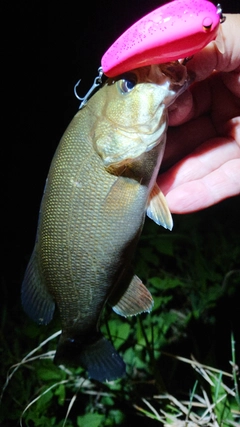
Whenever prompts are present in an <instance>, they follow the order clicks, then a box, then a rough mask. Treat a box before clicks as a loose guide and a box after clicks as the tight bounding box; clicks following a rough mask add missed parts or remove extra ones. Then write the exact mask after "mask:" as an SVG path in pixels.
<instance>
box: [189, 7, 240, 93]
mask: <svg viewBox="0 0 240 427" xmlns="http://www.w3.org/2000/svg"><path fill="white" fill-rule="evenodd" d="M225 16H226V20H225V21H224V22H223V23H222V24H221V26H220V30H219V35H218V37H217V41H213V42H211V43H209V44H208V45H207V46H206V47H205V48H204V49H202V50H201V51H200V52H198V53H196V54H195V55H194V56H193V58H192V59H191V60H190V61H189V62H188V63H187V68H188V70H189V73H190V74H193V75H195V81H199V80H204V79H206V78H207V77H208V76H210V74H212V72H213V70H216V71H223V72H228V73H229V72H231V71H232V72H234V73H236V74H237V73H240V43H239V39H240V14H226V15H225ZM218 46H219V48H218ZM238 78H239V76H238ZM235 84H236V80H235ZM238 86H239V85H238ZM239 90H240V89H239Z"/></svg>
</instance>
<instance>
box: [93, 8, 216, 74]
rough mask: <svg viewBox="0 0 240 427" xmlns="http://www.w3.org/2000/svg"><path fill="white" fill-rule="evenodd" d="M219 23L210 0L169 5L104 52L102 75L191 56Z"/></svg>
mask: <svg viewBox="0 0 240 427" xmlns="http://www.w3.org/2000/svg"><path fill="white" fill-rule="evenodd" d="M221 22H224V17H223V16H222V9H221V6H220V5H217V6H215V5H214V4H213V3H211V2H210V1H207V0H174V1H171V2H168V3H167V4H164V5H162V6H160V7H159V8H157V9H155V10H153V11H152V12H150V13H148V14H147V15H145V16H144V17H143V18H141V19H140V20H138V21H137V22H135V23H134V24H133V25H132V26H131V27H129V28H128V29H127V30H126V31H125V32H124V33H123V34H122V35H121V36H120V37H119V38H118V39H117V40H116V41H115V42H114V43H113V44H112V45H111V46H110V47H109V48H108V49H107V51H106V52H105V53H104V55H103V56H102V60H101V65H102V69H103V72H104V74H105V75H107V76H108V77H113V76H114V75H118V74H121V73H124V72H126V71H130V70H131V69H134V68H138V67H143V66H146V65H150V64H160V63H167V62H169V61H174V60H179V59H180V58H186V57H191V56H192V55H194V54H195V53H196V52H198V51H200V50H201V49H203V48H204V47H205V46H206V45H207V44H208V43H210V41H213V40H215V39H216V38H217V36H218V30H219V24H220V23H221ZM219 37H220V35H219ZM220 39H221V37H220ZM220 39H219V40H218V41H217V45H218V44H221V40H220Z"/></svg>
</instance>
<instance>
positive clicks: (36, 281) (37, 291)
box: [21, 250, 55, 325]
mask: <svg viewBox="0 0 240 427" xmlns="http://www.w3.org/2000/svg"><path fill="white" fill-rule="evenodd" d="M21 299H22V306H23V309H24V311H25V312H26V313H27V314H28V316H29V317H30V318H31V319H32V320H34V321H35V322H36V323H38V324H43V325H47V324H48V323H49V322H50V321H51V320H52V317H53V313H54V310H55V303H54V301H53V299H52V297H51V295H50V294H49V292H48V290H47V289H46V286H45V285H44V282H43V278H42V277H41V273H40V271H39V264H38V258H37V255H36V251H35V250H34V251H33V254H32V256H31V258H30V261H29V263H28V266H27V269H26V272H25V276H24V279H23V283H22V292H21Z"/></svg>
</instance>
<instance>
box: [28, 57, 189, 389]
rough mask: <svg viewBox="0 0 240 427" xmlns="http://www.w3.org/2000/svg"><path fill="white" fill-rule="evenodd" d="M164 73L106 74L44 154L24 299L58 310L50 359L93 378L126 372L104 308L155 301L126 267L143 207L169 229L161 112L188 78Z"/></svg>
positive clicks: (40, 316) (31, 310)
mask: <svg viewBox="0 0 240 427" xmlns="http://www.w3.org/2000/svg"><path fill="white" fill-rule="evenodd" d="M173 65H174V66H173ZM167 70H168V68H167V67H166V66H165V68H164V72H162V69H161V67H159V66H157V65H154V66H150V67H146V68H145V69H144V70H135V71H134V79H135V81H136V84H135V86H134V85H130V87H131V89H130V90H129V92H128V85H126V81H127V80H125V78H119V79H117V80H114V81H112V80H108V81H107V82H106V84H105V85H104V86H103V87H102V88H101V89H100V90H99V91H98V92H96V93H95V95H94V96H93V97H92V98H91V99H90V100H89V101H88V103H87V104H86V105H85V107H84V108H83V109H81V110H80V111H79V112H78V113H77V114H76V116H75V117H74V118H73V120H72V122H71V123H70V125H69V127H68V128H67V130H66V132H65V134H64V135H63V137H62V139H61V141H60V143H59V146H58V148H57V150H56V153H55V155H54V158H53V160H52V164H51V167H50V171H49V175H48V179H47V182H46V186H45V191H44V195H43V199H42V203H41V207H40V215H39V223H38V230H37V239H36V243H35V247H34V251H33V254H32V256H31V259H30V262H29V264H28V267H27V270H26V273H25V276H24V280H23V285H22V303H23V307H24V309H25V311H26V312H27V313H28V314H29V316H30V317H32V318H33V320H35V321H37V322H38V323H43V324H47V323H49V322H50V320H51V318H52V316H53V313H54V310H55V305H57V307H58V310H59V315H60V320H61V325H62V335H61V337H60V340H59V344H58V348H57V351H56V356H55V362H56V363H57V364H66V365H70V366H79V365H80V366H82V367H84V368H85V369H86V370H87V371H88V374H89V376H90V377H91V378H94V379H96V380H98V381H106V380H108V381H110V380H113V379H115V378H118V377H121V376H123V375H124V372H125V364H124V362H123V360H122V358H121V357H120V356H119V355H118V353H117V352H116V350H115V349H114V347H113V346H112V344H111V343H110V342H109V341H108V340H106V339H105V338H104V337H103V336H102V335H101V332H100V329H99V323H100V318H101V313H102V310H103V309H104V306H105V304H106V303H107V302H108V303H109V304H110V305H111V306H112V307H113V309H114V311H115V312H116V313H118V314H120V315H122V316H129V315H135V314H138V313H141V312H144V311H150V310H151V308H152V305H153V300H152V297H151V294H150V293H149V291H148V290H147V289H146V288H145V286H144V285H143V283H142V282H141V280H140V279H139V278H138V277H137V276H136V275H134V273H133V271H132V268H131V260H132V258H133V255H134V251H135V248H136V245H137V242H138V239H139V237H140V234H141V231H142V227H143V224H144V220H145V215H146V211H147V212H148V215H149V216H150V217H151V218H152V219H154V221H155V222H157V223H158V224H160V223H162V224H163V225H164V226H165V227H169V228H171V226H172V222H171V214H170V212H169V211H168V208H167V206H166V203H165V200H164V196H163V195H162V193H161V191H160V189H159V188H158V187H157V185H156V182H155V181H156V178H157V174H158V170H159V167H160V163H161V160H162V157H163V152H164V147H165V141H166V129H167V112H166V109H167V107H168V105H169V103H170V102H172V101H173V100H174V99H175V97H176V96H177V95H178V94H179V93H181V91H182V90H184V88H186V86H187V82H188V79H187V75H186V68H185V67H184V66H183V65H180V64H178V63H174V64H170V65H169V76H167V75H166V73H167ZM179 72H180V73H182V81H181V82H180V83H179ZM126 78H127V77H126ZM138 82H139V83H138ZM143 105H144V106H145V111H144V109H143V108H142V106H143ZM113 106H114V108H113ZM140 106H141V108H140ZM129 111H131V114H129ZM153 190H154V192H153ZM152 192H153V197H152V198H151V194H152Z"/></svg>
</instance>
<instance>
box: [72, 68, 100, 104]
mask: <svg viewBox="0 0 240 427" xmlns="http://www.w3.org/2000/svg"><path fill="white" fill-rule="evenodd" d="M102 76H103V69H102V67H99V68H98V76H97V77H95V79H94V81H93V84H92V86H91V87H90V89H89V91H88V92H87V93H86V95H85V96H84V97H83V98H81V97H80V96H79V95H78V93H77V87H78V85H79V83H80V81H81V79H80V80H78V82H77V83H76V84H75V86H74V95H75V96H76V98H77V99H79V101H82V102H81V104H80V105H79V110H80V109H81V108H83V107H84V105H86V103H87V101H88V98H89V97H90V95H91V94H92V93H93V91H94V90H95V89H96V88H97V87H98V86H100V85H101V84H102Z"/></svg>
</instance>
